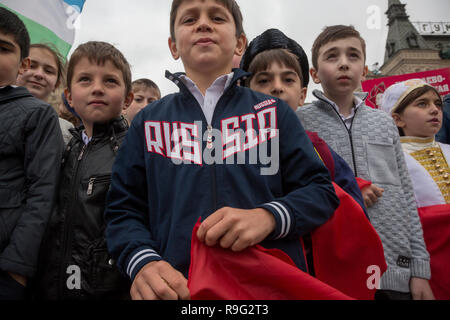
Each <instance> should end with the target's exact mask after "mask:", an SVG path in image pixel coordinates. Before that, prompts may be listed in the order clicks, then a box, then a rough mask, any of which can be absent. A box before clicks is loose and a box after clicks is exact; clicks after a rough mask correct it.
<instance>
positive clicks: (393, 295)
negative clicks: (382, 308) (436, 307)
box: [375, 290, 412, 300]
mask: <svg viewBox="0 0 450 320" xmlns="http://www.w3.org/2000/svg"><path fill="white" fill-rule="evenodd" d="M375 300H412V295H411V292H399V291H392V290H377V291H376V292H375Z"/></svg>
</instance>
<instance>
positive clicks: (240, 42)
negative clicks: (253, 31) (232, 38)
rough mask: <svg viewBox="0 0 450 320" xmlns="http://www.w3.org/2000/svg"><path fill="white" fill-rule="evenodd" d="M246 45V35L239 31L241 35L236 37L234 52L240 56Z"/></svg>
mask: <svg viewBox="0 0 450 320" xmlns="http://www.w3.org/2000/svg"><path fill="white" fill-rule="evenodd" d="M246 47H247V37H246V36H245V34H243V33H241V35H240V36H239V37H238V38H237V43H236V49H235V50H234V54H235V55H237V56H240V57H242V56H243V55H244V52H245V48H246Z"/></svg>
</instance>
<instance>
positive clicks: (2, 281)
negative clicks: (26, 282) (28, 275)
mask: <svg viewBox="0 0 450 320" xmlns="http://www.w3.org/2000/svg"><path fill="white" fill-rule="evenodd" d="M25 297H26V287H24V286H22V285H21V284H20V283H18V282H17V281H16V280H14V279H13V278H12V277H11V276H10V275H9V274H8V272H5V271H1V270H0V300H24V299H25Z"/></svg>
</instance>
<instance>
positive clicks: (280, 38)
mask: <svg viewBox="0 0 450 320" xmlns="http://www.w3.org/2000/svg"><path fill="white" fill-rule="evenodd" d="M279 48H281V49H287V50H289V51H290V52H292V53H293V54H295V55H296V56H297V58H298V62H299V63H300V67H301V69H302V78H303V86H304V87H307V86H308V83H309V63H308V57H307V56H306V53H305V51H304V50H303V48H302V47H301V46H300V45H299V44H298V43H297V42H296V41H295V40H292V39H291V38H288V37H287V36H286V35H285V34H284V33H283V32H281V31H280V30H278V29H268V30H266V31H264V32H263V33H262V34H260V35H259V36H257V37H256V38H255V39H253V40H252V42H250V44H249V46H248V48H247V50H246V51H245V53H244V55H243V57H242V60H241V65H240V67H241V69H243V70H244V71H248V68H249V67H250V64H251V62H252V61H253V59H254V58H255V57H256V55H257V54H258V53H261V52H263V51H266V50H271V49H279Z"/></svg>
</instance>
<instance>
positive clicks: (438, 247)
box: [419, 204, 450, 300]
mask: <svg viewBox="0 0 450 320" xmlns="http://www.w3.org/2000/svg"><path fill="white" fill-rule="evenodd" d="M419 216H420V221H421V222H422V229H423V237H424V239H425V244H426V246H427V250H428V252H429V253H430V264H431V280H430V286H431V289H432V290H433V294H434V296H435V298H436V299H439V300H450V204H444V205H437V206H430V207H422V208H419Z"/></svg>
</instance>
